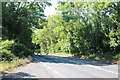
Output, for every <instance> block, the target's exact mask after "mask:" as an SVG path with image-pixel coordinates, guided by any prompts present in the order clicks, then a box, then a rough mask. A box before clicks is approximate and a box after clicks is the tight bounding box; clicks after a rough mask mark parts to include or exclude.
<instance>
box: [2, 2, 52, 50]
mask: <svg viewBox="0 0 120 80" xmlns="http://www.w3.org/2000/svg"><path fill="white" fill-rule="evenodd" d="M46 5H51V4H50V3H48V2H40V3H39V2H18V3H14V2H10V3H8V2H3V3H2V25H3V27H2V34H3V36H2V39H3V40H7V39H8V40H15V42H18V43H21V44H24V45H25V46H27V47H28V48H32V46H31V45H32V44H31V34H32V28H42V27H43V25H44V24H43V22H44V21H45V15H44V8H45V6H46Z"/></svg>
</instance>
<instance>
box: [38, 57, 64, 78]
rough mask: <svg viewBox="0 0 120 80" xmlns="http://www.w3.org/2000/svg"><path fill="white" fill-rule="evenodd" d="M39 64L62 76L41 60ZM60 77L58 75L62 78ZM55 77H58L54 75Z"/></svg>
mask: <svg viewBox="0 0 120 80" xmlns="http://www.w3.org/2000/svg"><path fill="white" fill-rule="evenodd" d="M36 60H37V61H40V60H38V59H36ZM38 64H39V65H40V64H42V65H43V66H45V67H47V68H48V69H49V70H51V71H52V72H54V73H55V74H56V75H59V76H60V75H61V76H62V77H63V75H62V74H60V73H59V72H57V71H56V70H53V69H52V68H51V67H50V66H48V65H47V64H46V63H43V62H40V63H38ZM62 77H60V78H62ZM56 78H58V76H57V77H56Z"/></svg>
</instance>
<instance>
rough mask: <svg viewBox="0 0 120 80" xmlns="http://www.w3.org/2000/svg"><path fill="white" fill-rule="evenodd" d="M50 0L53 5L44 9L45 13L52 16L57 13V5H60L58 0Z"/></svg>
mask: <svg viewBox="0 0 120 80" xmlns="http://www.w3.org/2000/svg"><path fill="white" fill-rule="evenodd" d="M49 2H50V3H51V4H52V6H47V7H46V9H45V10H44V13H45V15H46V16H51V15H53V14H55V12H56V11H55V7H56V6H57V5H58V4H57V2H58V0H51V1H49Z"/></svg>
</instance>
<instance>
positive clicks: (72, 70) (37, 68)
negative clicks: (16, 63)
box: [5, 55, 118, 78]
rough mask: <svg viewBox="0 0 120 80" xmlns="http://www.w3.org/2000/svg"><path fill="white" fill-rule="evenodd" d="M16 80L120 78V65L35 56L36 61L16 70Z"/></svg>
mask: <svg viewBox="0 0 120 80" xmlns="http://www.w3.org/2000/svg"><path fill="white" fill-rule="evenodd" d="M5 77H14V78H118V65H117V64H111V63H104V62H101V61H95V60H87V59H86V60H84V59H79V58H70V57H63V56H54V55H35V61H33V62H32V63H30V64H27V65H25V66H22V67H19V68H16V69H14V70H13V71H12V72H11V73H9V74H8V75H7V76H5Z"/></svg>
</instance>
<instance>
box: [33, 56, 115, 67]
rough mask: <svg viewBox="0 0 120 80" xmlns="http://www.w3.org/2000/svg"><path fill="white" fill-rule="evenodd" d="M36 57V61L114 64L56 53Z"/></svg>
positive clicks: (99, 64) (98, 64)
mask: <svg viewBox="0 0 120 80" xmlns="http://www.w3.org/2000/svg"><path fill="white" fill-rule="evenodd" d="M35 57H36V59H37V60H35V61H34V62H35V63H37V62H46V63H65V64H75V65H88V64H90V65H95V66H107V65H114V64H112V63H105V62H104V61H98V60H92V59H80V58H72V57H61V56H55V55H35Z"/></svg>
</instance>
